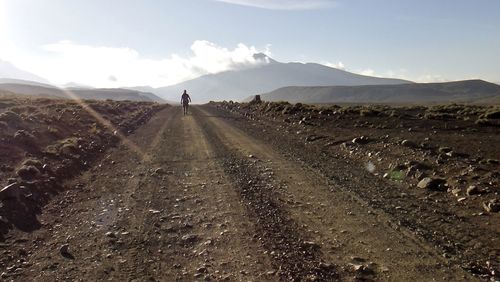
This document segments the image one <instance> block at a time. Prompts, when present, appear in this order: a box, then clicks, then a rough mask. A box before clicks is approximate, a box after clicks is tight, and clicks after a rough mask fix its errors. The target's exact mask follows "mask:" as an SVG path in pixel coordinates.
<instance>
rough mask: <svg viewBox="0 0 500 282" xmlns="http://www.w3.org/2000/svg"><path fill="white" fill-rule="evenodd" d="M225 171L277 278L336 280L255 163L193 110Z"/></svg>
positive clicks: (336, 274) (332, 269)
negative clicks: (246, 210) (271, 261)
mask: <svg viewBox="0 0 500 282" xmlns="http://www.w3.org/2000/svg"><path fill="white" fill-rule="evenodd" d="M193 111H194V116H195V118H196V119H197V122H198V123H200V124H201V126H202V127H203V129H204V131H205V133H206V135H207V138H208V140H209V141H210V144H211V145H212V146H213V147H214V150H215V152H216V154H217V156H218V158H219V160H220V161H222V164H223V167H224V169H225V171H226V172H227V173H228V174H229V175H231V178H232V180H233V181H234V182H236V183H237V184H238V189H237V190H238V192H239V194H240V197H241V198H242V200H243V201H244V202H245V205H246V207H247V208H248V210H249V213H250V215H251V217H252V220H253V221H255V223H256V225H257V235H258V236H259V241H260V242H261V244H262V245H263V246H264V247H265V248H266V249H267V251H268V252H269V255H270V256H271V258H272V260H273V263H274V265H275V267H276V268H277V269H279V271H278V275H279V276H280V277H281V279H283V280H291V281H304V280H307V281H318V280H321V281H331V280H336V279H337V278H338V273H337V272H336V269H335V266H334V265H332V264H331V263H328V262H325V260H324V259H323V257H322V254H321V251H320V250H319V249H320V247H319V245H318V244H317V243H315V242H311V241H310V240H308V237H307V236H304V234H303V232H302V230H301V228H300V227H299V226H298V225H297V223H296V222H294V220H293V219H292V218H291V217H290V216H289V214H288V212H287V211H286V210H284V209H283V208H282V205H281V203H280V202H279V200H278V197H277V195H276V193H275V191H274V188H273V186H272V185H269V181H268V180H267V179H266V178H265V177H264V176H263V175H262V174H261V173H260V172H259V170H258V168H257V165H256V164H255V162H252V161H249V160H248V158H246V157H243V156H242V155H241V154H238V152H237V151H235V150H233V148H231V147H229V146H228V145H227V144H226V143H225V142H223V141H222V140H221V137H220V136H219V135H218V134H217V133H215V132H214V127H213V125H212V123H211V122H209V121H207V117H208V118H209V116H208V115H206V113H204V112H201V111H199V110H198V109H197V108H195V109H194V110H193Z"/></svg>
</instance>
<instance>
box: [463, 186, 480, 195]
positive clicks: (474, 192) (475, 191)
mask: <svg viewBox="0 0 500 282" xmlns="http://www.w3.org/2000/svg"><path fill="white" fill-rule="evenodd" d="M479 194H482V191H481V190H479V188H477V186H475V185H471V186H469V188H467V196H472V195H479Z"/></svg>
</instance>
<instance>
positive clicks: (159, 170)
mask: <svg viewBox="0 0 500 282" xmlns="http://www.w3.org/2000/svg"><path fill="white" fill-rule="evenodd" d="M154 174H165V170H164V169H163V168H161V167H159V168H157V169H155V171H154Z"/></svg>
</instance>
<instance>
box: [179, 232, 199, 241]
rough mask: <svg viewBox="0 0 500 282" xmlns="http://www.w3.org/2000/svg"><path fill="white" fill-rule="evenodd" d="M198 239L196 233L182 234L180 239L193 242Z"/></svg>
mask: <svg viewBox="0 0 500 282" xmlns="http://www.w3.org/2000/svg"><path fill="white" fill-rule="evenodd" d="M197 240H198V235H196V234H187V235H184V236H182V241H183V242H184V243H194V242H196V241H197Z"/></svg>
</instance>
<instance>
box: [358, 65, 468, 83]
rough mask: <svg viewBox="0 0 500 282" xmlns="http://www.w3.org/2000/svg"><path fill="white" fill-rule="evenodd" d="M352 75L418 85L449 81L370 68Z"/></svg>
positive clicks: (399, 71) (427, 75) (423, 75)
mask: <svg viewBox="0 0 500 282" xmlns="http://www.w3.org/2000/svg"><path fill="white" fill-rule="evenodd" d="M354 73H358V74H362V75H367V76H375V77H384V78H397V79H404V80H410V81H414V82H420V83H429V82H445V81H449V79H447V78H445V77H443V76H442V75H439V74H429V73H427V74H416V75H412V76H410V75H409V74H408V70H407V69H399V70H387V71H383V72H377V71H375V70H373V69H371V68H367V69H362V70H357V71H354ZM455 80H460V79H455Z"/></svg>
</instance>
